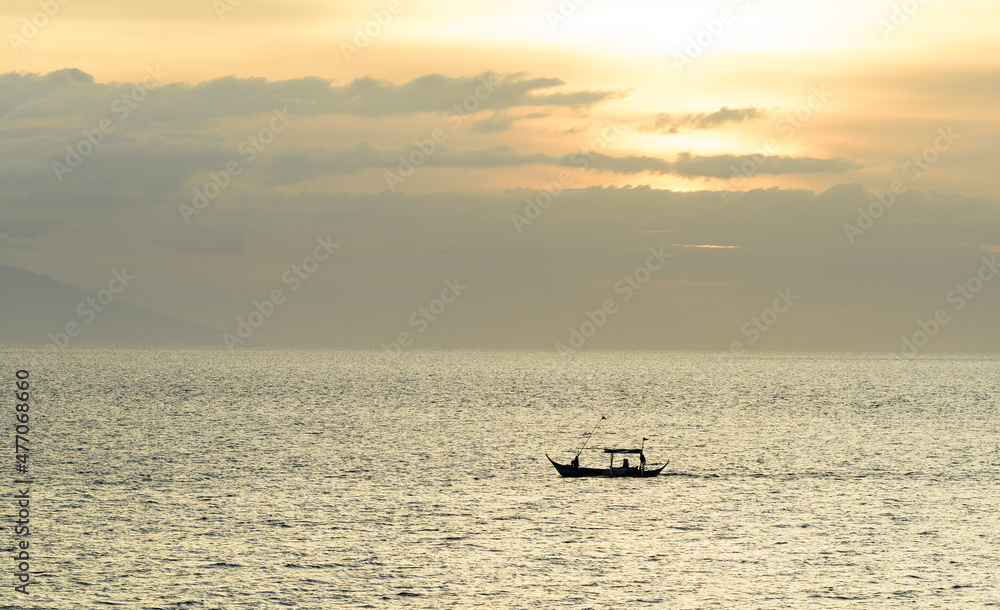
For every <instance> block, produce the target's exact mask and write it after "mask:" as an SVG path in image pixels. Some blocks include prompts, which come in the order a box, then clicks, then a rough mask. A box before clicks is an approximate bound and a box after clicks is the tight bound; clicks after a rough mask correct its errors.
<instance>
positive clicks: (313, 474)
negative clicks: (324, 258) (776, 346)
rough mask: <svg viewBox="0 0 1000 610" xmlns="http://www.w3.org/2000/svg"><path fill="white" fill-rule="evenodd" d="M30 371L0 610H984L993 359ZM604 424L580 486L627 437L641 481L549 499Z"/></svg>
mask: <svg viewBox="0 0 1000 610" xmlns="http://www.w3.org/2000/svg"><path fill="white" fill-rule="evenodd" d="M31 358H32V355H31V352H29V351H28V350H18V349H4V350H0V361H2V362H3V364H4V373H3V378H2V379H0V384H3V386H4V387H5V391H4V392H3V393H2V396H3V397H4V398H3V399H2V401H3V403H4V404H3V408H2V411H0V412H2V413H3V415H2V417H3V418H4V419H5V420H6V421H5V422H4V425H3V429H4V430H5V432H4V434H5V435H6V436H7V438H4V439H3V440H2V443H0V446H2V447H4V448H5V449H4V450H3V453H4V456H3V462H4V466H3V471H4V472H5V473H6V475H5V477H4V481H3V483H2V487H3V488H2V493H3V497H4V502H3V506H2V509H0V510H2V514H3V519H4V521H5V524H6V526H5V527H4V533H3V534H2V535H0V548H2V549H3V551H4V552H3V555H4V557H6V559H5V561H4V562H3V565H4V569H3V576H2V577H0V578H2V582H3V593H2V594H0V608H5V609H8V610H9V609H14V608H16V609H19V610H20V609H28V608H53V609H69V608H81V609H88V610H90V609H94V608H114V607H120V608H129V609H133V608H135V609H145V608H213V609H214V608H224V609H229V608H234V609H235V608H477V607H479V608H545V609H548V608H621V609H631V608H672V609H673V608H692V609H693V608H825V607H835V608H843V607H863V608H881V607H884V608H890V607H900V606H905V607H908V608H962V607H967V608H983V607H988V606H998V605H1000V590H998V585H1000V580H998V571H1000V517H998V511H997V508H998V505H1000V485H998V483H1000V478H998V472H1000V436H998V429H1000V419H998V417H997V410H998V404H1000V375H998V369H1000V358H998V357H997V356H993V355H988V356H986V355H972V354H968V355H961V354H947V355H922V356H920V357H914V358H911V359H900V358H897V357H894V356H891V355H884V354H791V353H760V354H742V355H738V356H719V355H716V354H710V353H683V352H579V353H575V354H558V353H554V352H517V351H502V352H501V351H497V352H491V351H414V352H404V353H402V354H400V355H398V356H392V355H389V354H387V353H385V352H377V351H276V350H247V351H225V350H191V351H184V350H169V351H158V350H111V349H79V350H75V349H70V350H66V351H63V352H59V353H57V354H56V355H55V356H53V357H52V358H51V359H50V360H49V361H48V362H45V363H43V364H39V365H37V367H33V366H32V365H31ZM20 369H26V370H28V373H29V377H28V381H29V382H30V389H29V392H30V398H29V401H28V404H29V405H30V422H29V424H27V425H28V426H29V429H28V430H27V431H26V434H25V435H24V436H25V438H27V439H28V440H27V441H26V442H27V443H28V445H27V447H28V449H27V450H26V453H27V455H28V457H27V458H25V460H26V468H25V470H26V472H20V473H19V472H17V471H16V468H15V465H16V464H17V463H18V462H17V461H16V455H15V453H16V452H15V439H14V436H15V432H16V430H15V426H16V425H18V423H17V422H16V421H15V420H14V416H15V402H16V400H15V391H16V387H15V384H16V382H17V379H16V378H15V377H16V376H15V372H16V371H17V370H20ZM601 416H605V417H606V418H607V419H606V420H605V421H603V422H601V424H600V426H599V427H598V428H597V431H596V432H595V433H594V435H593V439H592V440H591V442H590V447H592V448H594V449H593V450H591V449H588V450H586V451H584V452H583V454H582V456H581V464H582V465H584V466H586V465H594V466H602V465H604V464H605V463H606V462H605V458H604V454H603V453H601V452H600V449H601V448H603V447H631V446H636V445H639V444H640V443H641V442H642V438H643V437H645V438H648V439H649V440H647V441H645V454H646V456H647V458H648V459H649V461H650V462H651V463H657V462H659V463H662V462H665V461H666V460H670V462H669V465H668V466H667V468H666V470H664V473H663V475H661V476H660V477H657V478H650V479H564V478H560V477H559V476H558V475H557V473H556V472H555V470H554V469H553V468H552V466H551V465H550V464H549V463H548V461H547V460H546V458H545V454H546V453H548V454H549V455H550V456H552V457H553V458H554V459H556V460H557V461H563V462H568V461H569V460H570V459H571V458H572V456H573V455H574V454H575V453H576V450H577V449H579V447H580V446H581V445H582V444H583V443H584V441H585V439H586V436H587V434H588V433H589V432H590V430H591V429H592V428H593V427H594V426H595V424H597V422H598V421H599V420H600V417H601ZM22 431H24V429H22ZM22 464H24V462H22ZM18 477H21V478H19V479H18V480H30V481H31V483H30V485H27V486H26V485H24V484H16V483H14V480H15V478H18ZM24 477H28V478H27V479H26V478H24ZM26 488H30V490H29V491H28V494H27V495H30V509H29V511H30V518H29V520H30V534H29V535H26V536H18V535H15V529H14V526H15V521H16V519H17V517H18V510H19V509H18V507H17V504H16V500H15V496H16V495H17V494H21V495H25V494H24V491H25V489H26ZM22 541H27V542H29V543H30V547H29V549H30V552H29V555H30V559H29V560H28V563H29V570H28V575H29V576H28V578H29V583H30V584H29V585H28V586H27V591H28V593H27V594H23V593H20V592H18V591H16V590H15V586H17V585H18V584H19V580H18V566H19V565H21V563H23V562H19V561H18V560H17V559H15V557H16V556H17V554H18V553H19V552H20V549H19V547H18V546H17V545H18V544H20V542H22Z"/></svg>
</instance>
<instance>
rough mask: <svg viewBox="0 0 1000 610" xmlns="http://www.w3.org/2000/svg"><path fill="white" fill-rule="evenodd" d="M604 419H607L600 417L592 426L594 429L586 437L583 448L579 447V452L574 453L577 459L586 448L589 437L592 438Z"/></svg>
mask: <svg viewBox="0 0 1000 610" xmlns="http://www.w3.org/2000/svg"><path fill="white" fill-rule="evenodd" d="M605 419H607V418H606V417H604V416H603V415H602V416H601V419H599V420H597V423H596V424H594V429H593V430H591V431H590V434H588V435H587V440H586V441H585V442H584V443H583V447H580V450H579V451H577V452H576V457H577V459H579V458H580V454H581V453H583V450H584V449H586V448H587V444H588V443H590V437H592V436H594V432H597V426H600V425H601V422H602V421H604V420H605Z"/></svg>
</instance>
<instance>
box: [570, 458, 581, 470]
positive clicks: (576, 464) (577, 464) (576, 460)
mask: <svg viewBox="0 0 1000 610" xmlns="http://www.w3.org/2000/svg"><path fill="white" fill-rule="evenodd" d="M569 464H570V466H572V467H574V468H579V467H580V456H576V457H575V458H573V461H572V462H570V463H569Z"/></svg>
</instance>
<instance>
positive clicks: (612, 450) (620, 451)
mask: <svg viewBox="0 0 1000 610" xmlns="http://www.w3.org/2000/svg"><path fill="white" fill-rule="evenodd" d="M604 453H642V449H605V450H604Z"/></svg>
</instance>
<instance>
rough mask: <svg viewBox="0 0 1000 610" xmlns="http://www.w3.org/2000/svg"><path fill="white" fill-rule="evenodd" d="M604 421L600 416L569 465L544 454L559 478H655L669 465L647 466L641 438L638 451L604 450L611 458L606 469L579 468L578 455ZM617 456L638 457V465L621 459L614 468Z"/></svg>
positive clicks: (624, 458)
mask: <svg viewBox="0 0 1000 610" xmlns="http://www.w3.org/2000/svg"><path fill="white" fill-rule="evenodd" d="M605 419H607V418H606V417H604V416H601V419H600V420H599V421H598V422H597V425H596V426H594V429H593V430H591V431H590V434H589V435H588V436H587V440H586V442H584V444H583V447H581V448H580V450H579V451H577V452H576V457H574V458H573V461H572V462H570V463H569V464H560V463H559V462H557V461H555V460H553V459H552V458H550V457H549V454H547V453H546V454H545V457H546V459H548V460H549V462H552V465H553V466H555V469H556V472H558V473H559V474H560V475H561V476H564V477H636V478H639V477H655V476H656V475H658V474H660V472H662V471H663V469H664V468H666V467H667V464H669V463H670V460H667V461H666V463H664V464H663V465H662V466H660V467H658V468H657V467H654V466H647V465H646V454H645V453H643V449H645V447H646V441H648V440H649V439H648V438H645V437H643V439H642V446H640V447H639V448H638V449H605V450H604V453H606V454H609V455H610V456H611V461H610V463H609V464H608V466H607V467H606V468H588V467H584V466H580V454H581V453H583V450H584V449H586V448H587V445H588V444H589V443H590V438H591V437H592V436H594V431H596V430H597V426H599V425H601V422H602V421H604V420H605ZM617 455H623V456H624V455H638V456H639V463H638V464H635V465H630V464H629V462H628V458H627V457H623V458H622V463H621V464H620V465H617V466H616V465H615V456H617Z"/></svg>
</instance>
